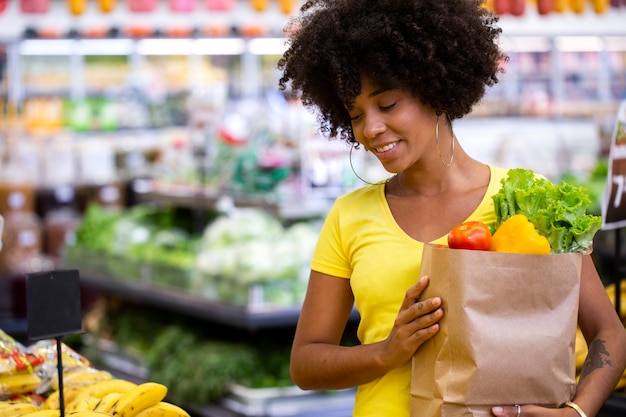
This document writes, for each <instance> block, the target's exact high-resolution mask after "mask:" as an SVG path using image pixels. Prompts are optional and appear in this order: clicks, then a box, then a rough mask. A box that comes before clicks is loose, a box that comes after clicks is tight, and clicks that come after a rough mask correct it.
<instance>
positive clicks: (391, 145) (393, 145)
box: [374, 142, 398, 153]
mask: <svg viewBox="0 0 626 417" xmlns="http://www.w3.org/2000/svg"><path fill="white" fill-rule="evenodd" d="M397 143H398V142H394V143H390V144H389V145H385V146H383V147H382V148H374V149H376V152H378V153H382V152H387V151H388V150H389V149H392V148H394V147H395V146H396V145H397Z"/></svg>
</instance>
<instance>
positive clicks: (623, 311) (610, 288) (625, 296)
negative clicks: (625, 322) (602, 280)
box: [605, 279, 626, 319]
mask: <svg viewBox="0 0 626 417" xmlns="http://www.w3.org/2000/svg"><path fill="white" fill-rule="evenodd" d="M605 290H606V294H607V295H608V296H609V299H610V300H611V304H613V306H614V307H615V284H614V283H611V284H609V285H607V286H606V288H605ZM619 316H620V317H621V318H622V319H626V279H623V280H622V281H621V282H620V314H619Z"/></svg>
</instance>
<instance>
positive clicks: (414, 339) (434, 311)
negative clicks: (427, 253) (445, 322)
mask: <svg viewBox="0 0 626 417" xmlns="http://www.w3.org/2000/svg"><path fill="white" fill-rule="evenodd" d="M427 285H428V277H423V278H421V279H420V280H419V281H418V282H417V284H415V285H413V286H412V287H410V288H409V289H408V290H407V291H406V294H405V296H404V301H403V302H402V306H401V307H400V311H399V312H398V316H397V317H396V320H395V322H394V325H393V328H392V329H391V332H390V333H389V336H388V337H387V339H386V340H385V342H384V343H383V344H382V348H383V355H382V357H384V358H385V361H386V365H387V367H388V368H389V369H393V368H397V367H400V366H403V365H405V364H406V363H407V362H409V361H410V360H411V358H412V357H413V355H414V354H415V352H416V351H417V349H418V348H419V347H420V346H421V345H422V343H424V342H425V341H426V340H428V339H430V338H431V337H433V336H434V335H435V334H436V333H437V332H438V331H439V320H441V318H442V317H443V309H442V308H441V298H440V297H433V298H428V299H426V300H420V296H421V295H422V293H423V292H424V289H426V286H427Z"/></svg>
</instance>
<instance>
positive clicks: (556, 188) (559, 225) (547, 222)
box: [492, 168, 602, 253]
mask: <svg viewBox="0 0 626 417" xmlns="http://www.w3.org/2000/svg"><path fill="white" fill-rule="evenodd" d="M492 198H493V202H494V208H495V212H496V229H497V228H498V227H499V226H500V225H501V224H502V223H503V222H504V221H505V220H506V219H508V218H509V217H511V216H513V215H514V214H523V215H525V216H526V217H527V218H528V220H530V221H531V222H532V223H533V224H534V225H535V227H536V229H537V231H538V232H539V234H541V235H543V236H545V237H546V238H547V239H548V241H549V242H550V247H551V248H552V253H564V252H590V251H591V249H592V244H593V237H594V235H595V234H596V232H597V231H598V230H600V227H601V226H602V218H601V217H600V216H595V215H592V214H590V213H588V212H587V210H588V208H589V207H590V205H591V198H590V197H589V194H588V192H587V189H586V188H585V187H584V186H577V185H573V184H570V183H568V182H565V181H561V183H560V184H553V183H552V182H550V181H549V180H548V179H546V178H544V177H540V176H537V175H536V174H535V173H534V172H533V171H531V170H528V169H523V168H516V169H511V170H509V172H508V175H507V177H506V178H504V179H503V180H502V188H501V189H500V190H499V191H498V192H497V193H496V194H494V195H493V196H492Z"/></svg>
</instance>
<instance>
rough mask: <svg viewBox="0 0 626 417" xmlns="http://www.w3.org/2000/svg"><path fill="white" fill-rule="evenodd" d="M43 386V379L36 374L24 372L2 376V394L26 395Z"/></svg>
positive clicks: (0, 382) (0, 390) (0, 381)
mask: <svg viewBox="0 0 626 417" xmlns="http://www.w3.org/2000/svg"><path fill="white" fill-rule="evenodd" d="M39 385H41V378H39V377H38V376H37V375H36V374H31V373H28V372H22V373H19V374H10V375H3V376H0V395H1V394H26V393H29V392H33V391H35V389H37V388H38V387H39Z"/></svg>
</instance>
